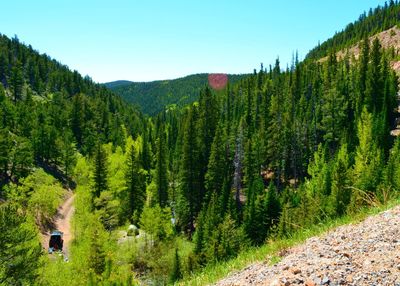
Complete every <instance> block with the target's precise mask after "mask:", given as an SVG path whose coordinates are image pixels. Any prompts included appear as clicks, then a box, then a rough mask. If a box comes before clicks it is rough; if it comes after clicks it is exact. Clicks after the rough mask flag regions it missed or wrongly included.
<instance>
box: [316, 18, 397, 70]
mask: <svg viewBox="0 0 400 286" xmlns="http://www.w3.org/2000/svg"><path fill="white" fill-rule="evenodd" d="M376 38H378V39H379V41H380V43H381V45H382V47H383V48H384V49H388V48H391V47H393V48H394V50H395V52H397V53H398V52H399V51H400V28H399V27H397V26H394V27H392V28H390V29H388V30H386V31H383V32H381V33H378V34H376V35H373V36H371V37H370V38H369V40H370V42H371V44H372V42H373V40H375V39H376ZM360 43H361V42H359V43H357V44H355V45H353V46H351V47H349V48H347V49H344V50H341V51H338V52H337V53H336V56H337V58H338V59H339V60H342V59H343V58H344V57H345V56H346V54H347V53H348V54H349V55H350V56H354V57H355V59H358V57H359V56H360V47H359V45H360ZM327 59H328V57H324V58H321V59H320V60H319V62H325V61H326V60H327ZM391 66H392V68H393V69H394V70H395V71H396V72H397V73H400V61H393V62H391Z"/></svg>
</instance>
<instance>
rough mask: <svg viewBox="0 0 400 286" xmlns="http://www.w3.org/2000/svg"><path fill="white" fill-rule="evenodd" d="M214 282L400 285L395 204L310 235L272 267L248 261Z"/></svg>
mask: <svg viewBox="0 0 400 286" xmlns="http://www.w3.org/2000/svg"><path fill="white" fill-rule="evenodd" d="M217 285H219V286H222V285H224V286H225V285H274V286H276V285H285V286H289V285H308V286H314V285H376V286H378V285H391V286H392V285H398V286H400V206H398V207H395V208H393V209H391V210H388V211H385V212H383V213H380V214H378V215H375V216H371V217H368V218H367V219H365V220H364V221H363V222H361V223H358V224H354V225H345V226H341V227H338V228H336V229H334V230H332V231H330V232H328V233H326V234H325V235H323V236H321V237H312V238H310V239H308V240H307V241H306V242H305V243H304V244H302V245H299V246H296V247H294V248H291V249H288V251H287V253H286V255H285V257H283V258H282V260H281V261H280V262H279V263H277V264H276V265H273V266H269V265H268V264H267V263H265V264H263V263H257V264H252V265H250V266H248V267H247V268H245V269H244V270H242V271H240V272H237V273H234V274H232V275H231V276H229V277H227V278H226V279H224V280H222V281H220V282H218V283H217Z"/></svg>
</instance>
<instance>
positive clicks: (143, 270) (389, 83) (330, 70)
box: [0, 2, 400, 285]
mask: <svg viewBox="0 0 400 286" xmlns="http://www.w3.org/2000/svg"><path fill="white" fill-rule="evenodd" d="M399 7H400V4H399V3H397V2H391V3H390V4H389V5H386V6H385V7H380V8H377V9H375V10H373V11H372V12H371V13H370V15H369V16H366V17H362V20H359V21H357V22H355V23H354V24H353V26H357V27H358V28H357V30H360V31H364V30H367V31H371V33H372V31H373V32H376V31H380V30H381V25H382V24H381V23H382V22H388V23H390V24H397V21H394V18H393V11H398V9H400V8H399ZM380 15H384V16H382V17H383V18H382V19H381V20H382V21H375V20H374V19H377V17H381V16H380ZM365 25H368V27H366V26H365ZM346 31H347V29H346V30H345V31H344V32H342V33H341V34H340V35H341V36H340V37H341V39H343V40H340V41H339V40H337V41H339V42H337V43H336V42H335V41H334V40H332V39H335V37H338V36H337V35H336V36H334V38H332V39H331V40H328V41H327V42H326V43H323V44H321V45H320V46H319V48H318V49H319V51H320V50H321V49H322V48H321V47H326V49H327V52H326V55H327V60H326V61H319V60H318V59H319V56H317V55H316V54H315V59H314V58H313V56H312V54H313V53H316V52H313V51H312V52H311V53H310V56H309V57H308V58H307V59H306V60H305V61H303V62H299V61H298V60H297V57H294V59H293V62H292V64H291V66H290V67H288V68H286V69H283V68H282V67H281V66H280V62H279V60H276V62H275V65H273V66H269V67H264V66H263V65H261V67H260V69H259V70H258V71H255V72H254V73H253V74H250V75H248V76H246V77H245V78H242V79H241V80H239V81H237V82H236V83H235V82H234V81H232V80H231V81H230V82H229V84H228V85H227V86H226V87H225V88H224V89H223V90H222V91H218V92H216V91H215V90H213V89H212V88H211V87H210V86H205V87H203V88H201V90H200V91H199V93H198V100H197V101H194V102H190V103H189V104H188V105H186V106H182V107H180V106H178V107H177V108H166V109H164V110H162V108H161V106H163V105H165V102H164V103H160V102H158V103H157V104H161V105H160V106H159V107H157V108H161V110H162V111H161V112H160V113H158V114H156V115H154V116H153V117H148V118H147V117H143V116H142V115H141V113H140V112H138V111H137V110H136V109H135V108H134V107H132V106H130V105H129V104H126V103H125V102H124V101H123V100H122V99H120V98H119V97H118V96H116V95H115V94H114V93H113V92H111V91H110V90H108V89H106V88H105V87H104V86H102V85H97V84H94V83H93V82H92V81H91V80H90V79H89V78H82V77H81V76H80V75H79V74H78V73H77V72H72V71H70V70H68V68H66V67H65V66H62V65H61V64H60V63H58V62H56V61H54V60H52V59H50V58H49V57H48V56H46V55H40V54H39V53H38V52H36V51H34V50H33V49H32V48H31V47H30V46H26V45H24V44H21V43H20V42H19V40H18V39H17V38H14V39H8V38H7V37H5V36H2V37H1V38H0V81H1V84H0V119H1V121H0V166H1V171H0V179H1V193H0V196H1V203H0V214H1V215H0V244H1V245H0V246H1V247H0V266H1V267H0V284H38V285H82V284H87V285H132V284H135V283H144V284H153V285H165V284H168V283H175V282H177V281H185V280H186V279H190V277H192V276H193V275H196V274H198V273H201V271H202V270H203V269H204V267H212V265H215V264H217V263H220V262H222V261H225V260H229V259H233V258H234V257H236V256H237V255H238V254H239V253H240V252H241V251H244V250H246V249H248V248H249V247H256V246H260V245H262V244H265V242H266V241H273V240H274V239H276V238H284V237H290V236H291V235H292V234H293V233H295V232H297V231H305V230H307V229H308V228H310V227H312V226H313V225H316V224H323V223H325V222H326V221H328V220H330V219H334V218H338V217H342V216H344V215H346V214H350V215H352V214H356V213H358V212H359V211H360V209H362V208H365V207H370V206H372V205H376V204H385V203H387V202H388V201H390V200H391V199H393V198H396V197H398V193H399V191H400V180H399V178H400V142H399V141H398V140H396V138H395V137H392V136H391V135H390V130H391V129H392V128H393V127H394V126H395V125H396V117H397V116H398V114H397V106H398V103H397V94H398V77H397V75H396V73H395V72H394V71H393V70H392V69H391V68H390V64H391V61H392V60H393V59H395V58H396V57H397V54H396V53H395V52H393V50H385V49H383V48H382V46H381V44H380V42H379V40H378V39H376V40H374V41H373V42H372V43H370V41H369V40H362V41H360V42H359V45H360V56H359V57H358V58H357V59H356V58H354V57H353V56H351V55H347V56H345V57H343V58H340V59H338V58H337V57H336V54H335V52H336V51H338V50H339V49H342V48H343V47H344V46H349V45H351V44H354V43H356V42H357V41H358V40H360V38H359V37H358V36H355V35H353V34H352V32H351V30H350V31H347V32H346ZM364 36H365V35H363V37H362V38H364ZM329 43H330V44H329ZM320 56H325V52H320ZM198 80H199V81H200V79H198ZM193 82H195V80H193ZM161 83H162V82H161ZM161 83H159V84H161ZM170 84H171V85H172V83H171V82H169V83H168V84H166V85H170ZM201 85H203V83H201ZM201 85H200V84H199V86H201ZM185 86H190V85H185ZM118 88H124V86H121V87H118ZM176 88H177V89H179V84H177V87H176ZM184 90H185V89H184ZM184 90H183V91H180V92H186V91H184ZM172 91H174V89H172ZM172 91H171V92H172ZM177 94H179V95H176V94H174V93H173V94H172V97H174V98H181V95H182V93H179V92H177ZM193 96H196V95H193ZM193 98H194V97H192V99H193ZM155 101H156V100H153V102H155ZM181 104H182V105H183V104H184V102H182V103H181ZM152 108H153V107H152ZM157 108H156V109H157ZM156 109H154V110H156ZM63 187H64V188H63ZM67 187H71V188H73V187H75V189H74V192H75V210H76V211H75V214H74V217H73V221H72V225H73V235H74V239H73V241H72V243H71V247H70V251H69V252H70V253H69V262H68V263H66V262H64V261H63V260H62V259H57V258H54V257H53V256H49V255H47V254H45V253H44V252H43V250H42V249H41V247H38V245H39V243H40V232H41V231H42V230H43V228H46V227H49V226H51V218H52V216H53V215H54V214H55V212H56V208H57V206H58V205H59V204H60V202H61V201H62V196H63V193H64V192H66V190H65V188H67ZM132 225H134V226H132ZM129 227H130V228H129ZM135 227H137V228H138V229H136V228H135ZM10 260H12V261H14V263H11V264H10V263H7V262H8V261H10Z"/></svg>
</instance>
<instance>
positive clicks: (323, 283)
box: [321, 276, 331, 285]
mask: <svg viewBox="0 0 400 286" xmlns="http://www.w3.org/2000/svg"><path fill="white" fill-rule="evenodd" d="M330 283H331V280H329V278H328V276H324V278H323V279H322V282H321V284H322V285H329V284H330Z"/></svg>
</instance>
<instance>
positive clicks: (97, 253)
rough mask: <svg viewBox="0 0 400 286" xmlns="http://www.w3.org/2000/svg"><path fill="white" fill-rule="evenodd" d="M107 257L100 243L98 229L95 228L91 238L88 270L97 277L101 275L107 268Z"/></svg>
mask: <svg viewBox="0 0 400 286" xmlns="http://www.w3.org/2000/svg"><path fill="white" fill-rule="evenodd" d="M105 257H106V254H105V252H104V249H103V246H102V244H101V241H100V237H99V232H98V230H97V229H96V228H94V229H93V230H92V235H91V237H90V252H89V257H88V264H89V265H88V268H89V269H91V270H92V271H93V272H94V273H96V274H97V275H101V274H102V273H103V272H104V270H105V267H106V260H105Z"/></svg>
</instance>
